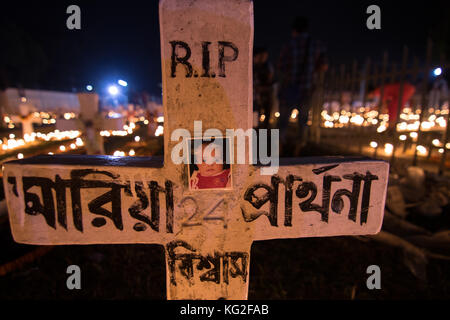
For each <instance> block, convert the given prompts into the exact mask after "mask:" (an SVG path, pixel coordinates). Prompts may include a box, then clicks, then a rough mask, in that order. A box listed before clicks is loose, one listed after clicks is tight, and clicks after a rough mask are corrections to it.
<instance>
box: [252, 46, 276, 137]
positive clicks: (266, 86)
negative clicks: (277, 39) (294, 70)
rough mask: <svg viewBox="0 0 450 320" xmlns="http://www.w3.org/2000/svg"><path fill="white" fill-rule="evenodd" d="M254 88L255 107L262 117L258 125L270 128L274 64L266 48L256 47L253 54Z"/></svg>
mask: <svg viewBox="0 0 450 320" xmlns="http://www.w3.org/2000/svg"><path fill="white" fill-rule="evenodd" d="M253 90H254V91H253V104H254V108H255V111H256V110H258V112H259V116H260V117H261V118H260V121H259V126H258V127H259V128H264V129H269V119H270V115H271V112H272V104H273V94H274V90H273V66H272V64H271V63H270V62H269V52H268V51H267V49H266V48H255V51H254V54H253ZM261 120H262V121H261Z"/></svg>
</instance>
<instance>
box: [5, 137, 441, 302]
mask: <svg viewBox="0 0 450 320" xmlns="http://www.w3.org/2000/svg"><path fill="white" fill-rule="evenodd" d="M129 143H131V144H132V143H133V142H130V141H128V140H127V139H110V140H107V142H106V143H105V150H106V152H107V153H108V152H110V151H111V150H114V149H115V148H118V147H120V146H123V145H126V144H129ZM136 151H137V152H136V154H137V155H148V154H151V153H152V154H154V155H162V154H163V150H162V139H161V138H160V137H159V138H155V139H151V140H148V141H146V142H145V143H140V147H138V148H136ZM300 154H301V156H324V155H348V154H343V153H342V151H341V150H338V149H336V150H333V149H330V148H329V147H327V148H324V147H323V146H322V147H319V146H317V145H312V144H309V145H307V146H306V147H305V148H304V149H302V150H301V152H300ZM406 167H407V166H406V165H405V164H404V163H403V164H402V163H401V161H398V162H396V164H395V165H394V166H393V167H392V168H391V177H390V183H391V184H390V187H392V185H394V186H395V185H397V186H398V188H399V189H400V190H401V191H400V192H401V193H402V195H401V196H399V195H398V194H395V195H396V196H397V198H395V195H394V198H395V201H394V202H393V201H392V200H389V199H388V201H387V207H388V208H387V209H386V213H385V218H384V223H383V229H382V232H381V233H380V234H379V235H377V236H367V237H366V236H359V237H352V236H346V237H325V238H303V239H289V240H286V239H285V240H271V241H261V242H255V243H253V245H252V250H251V263H250V275H251V276H250V283H249V295H248V298H249V299H250V300H252V299H280V300H284V299H306V300H308V299H339V300H341V299H342V300H352V299H355V300H359V299H362V300H365V299H379V300H391V299H417V298H424V299H449V298H450V258H449V257H450V254H449V252H450V250H449V245H448V243H449V241H448V231H446V233H445V230H449V229H450V213H449V211H450V210H449V209H450V206H449V204H448V199H449V198H450V182H449V180H445V178H438V177H437V175H434V174H426V176H425V180H424V183H423V186H422V187H423V188H424V189H423V190H419V191H420V192H424V194H423V195H422V198H420V199H416V200H419V203H420V204H417V203H416V205H413V206H411V203H412V200H411V195H412V194H414V195H415V196H416V197H417V195H418V192H419V191H418V190H411V189H408V190H406V189H405V188H404V187H405V183H404V181H403V180H402V179H408V177H407V172H406ZM436 188H438V189H439V192H441V193H442V195H443V196H444V197H447V203H445V201H443V202H442V203H440V204H439V205H442V206H441V207H439V209H440V210H437V209H436V206H435V207H434V208H431V209H430V204H429V202H430V201H429V199H434V198H433V197H435V196H434V195H433V194H431V193H432V192H438V191H437V189H436ZM405 190H406V194H405ZM445 192H446V194H445V195H444V194H443V193H445ZM398 197H401V198H402V199H400V200H398ZM420 201H422V202H423V203H422V202H420ZM432 201H434V202H436V200H432ZM399 203H400V204H399ZM424 203H425V204H426V205H425V204H424ZM413 204H414V203H413ZM433 210H434V211H433ZM438 211H439V212H438ZM5 222H6V223H5ZM0 229H1V230H0V235H2V238H1V239H0V241H1V247H2V250H3V254H2V257H1V258H0V259H1V260H0V288H1V290H0V300H9V299H11V300H18V299H30V300H40V299H45V300H48V299H51V300H56V299H58V300H60V299H64V300H72V299H112V300H115V299H151V300H152V299H156V300H164V299H166V278H165V277H166V270H165V263H164V250H163V247H162V246H158V245H141V244H130V245H80V246H74V245H71V246H49V247H47V246H45V247H44V246H30V245H22V244H18V243H15V242H14V241H13V239H12V237H11V232H10V230H9V224H8V223H7V221H6V220H5V221H2V222H1V223H0ZM443 232H444V233H445V234H443ZM437 236H438V237H437ZM21 257H22V258H21ZM23 257H25V258H23ZM17 259H19V260H17ZM14 260H15V263H13V264H11V261H14ZM8 263H9V265H8ZM72 264H74V265H78V266H80V268H81V275H82V276H81V287H82V288H81V290H68V289H67V287H66V280H67V277H68V275H67V273H66V269H67V267H68V266H69V265H72ZM5 265H8V267H7V268H5ZM370 265H378V266H379V267H380V269H381V289H380V290H377V289H374V290H369V289H368V288H367V286H366V281H367V278H368V277H369V276H370V275H369V274H367V272H366V270H367V267H368V266H370Z"/></svg>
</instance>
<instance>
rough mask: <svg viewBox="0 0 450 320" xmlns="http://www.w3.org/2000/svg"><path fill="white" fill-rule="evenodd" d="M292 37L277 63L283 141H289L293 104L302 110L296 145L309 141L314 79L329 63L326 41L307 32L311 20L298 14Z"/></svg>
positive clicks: (283, 48)
mask: <svg viewBox="0 0 450 320" xmlns="http://www.w3.org/2000/svg"><path fill="white" fill-rule="evenodd" d="M291 31H292V33H291V40H290V41H289V42H288V43H286V44H285V45H284V46H283V47H282V49H281V53H280V57H279V60H278V64H277V71H278V77H279V81H280V88H279V99H280V118H279V127H280V144H281V146H283V145H285V144H286V143H287V141H286V140H287V139H286V135H287V127H288V124H289V118H290V116H291V113H292V110H293V109H294V108H296V109H298V110H299V114H298V126H299V135H300V139H299V141H298V142H296V146H297V147H302V146H304V145H305V144H306V141H307V122H308V114H309V110H310V108H311V97H312V93H313V90H314V82H315V80H316V79H317V78H318V75H319V73H320V72H322V71H326V69H327V68H328V64H327V61H326V57H325V47H324V45H323V44H322V43H321V42H320V41H317V40H315V39H313V37H312V36H311V35H310V34H309V33H308V20H307V19H306V18H305V17H297V18H296V19H295V20H294V23H293V24H292V30H291Z"/></svg>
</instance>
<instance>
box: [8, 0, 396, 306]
mask: <svg viewBox="0 0 450 320" xmlns="http://www.w3.org/2000/svg"><path fill="white" fill-rule="evenodd" d="M159 10H160V27H161V52H162V70H163V89H164V108H165V109H164V112H165V115H164V117H165V122H164V126H165V127H164V148H165V154H164V162H163V161H162V159H157V158H139V157H136V158H134V157H132V158H127V157H123V158H120V157H102V156H91V157H87V156H81V157H80V156H60V157H51V156H41V157H35V158H28V159H23V160H18V161H13V162H9V163H7V164H5V165H4V169H3V170H4V179H3V180H4V189H5V193H6V198H7V204H8V210H9V214H10V221H11V227H12V232H13V236H14V239H15V241H17V242H20V243H28V244H40V245H64V244H95V243H111V244H112V243H147V244H150V243H154V244H160V245H163V246H164V248H165V252H166V269H167V298H168V299H220V298H224V299H246V298H247V293H248V283H249V266H250V247H251V244H252V242H253V241H258V240H266V239H275V238H299V237H323V236H337V235H358V234H375V233H377V232H379V230H380V228H381V225H382V220H383V212H384V204H385V196H386V189H387V179H388V170H389V167H388V163H386V162H383V161H377V160H370V159H360V160H356V159H347V158H341V157H335V158H328V157H325V158H317V159H308V158H305V159H285V160H281V163H280V168H279V170H278V173H276V174H274V175H271V176H270V175H261V173H260V168H258V167H256V166H252V165H244V164H236V165H231V176H232V184H231V188H223V189H217V188H216V189H210V190H192V189H190V187H189V181H188V180H189V176H190V171H189V170H188V168H187V166H186V165H183V164H180V165H177V164H174V163H173V162H172V159H171V153H172V149H173V148H174V146H175V145H176V144H177V143H178V141H171V134H172V132H173V131H174V130H175V129H177V128H185V129H187V130H188V131H189V132H190V133H191V135H192V136H194V134H193V133H194V130H193V129H194V121H197V120H202V121H203V128H204V129H208V128H216V129H219V130H221V131H222V132H225V130H226V129H237V128H241V129H243V130H246V129H249V128H251V124H252V87H251V86H252V60H251V59H252V45H253V4H252V2H251V1H248V0H220V1H219V0H161V1H160V4H159Z"/></svg>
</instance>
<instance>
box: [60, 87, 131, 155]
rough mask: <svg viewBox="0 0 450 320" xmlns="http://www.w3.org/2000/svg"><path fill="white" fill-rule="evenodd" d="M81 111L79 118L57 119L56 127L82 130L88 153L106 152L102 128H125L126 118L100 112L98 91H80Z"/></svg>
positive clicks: (65, 129)
mask: <svg viewBox="0 0 450 320" xmlns="http://www.w3.org/2000/svg"><path fill="white" fill-rule="evenodd" d="M77 96H78V101H79V102H80V113H79V117H78V118H73V119H68V120H67V119H57V120H56V129H58V130H60V131H67V130H80V131H81V132H82V133H83V136H84V142H85V148H86V152H87V154H105V150H104V147H103V137H102V136H101V135H100V131H101V130H123V126H124V124H125V123H124V119H123V118H112V119H105V118H103V116H102V115H101V114H100V113H99V108H98V95H97V94H96V93H78V94H77Z"/></svg>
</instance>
